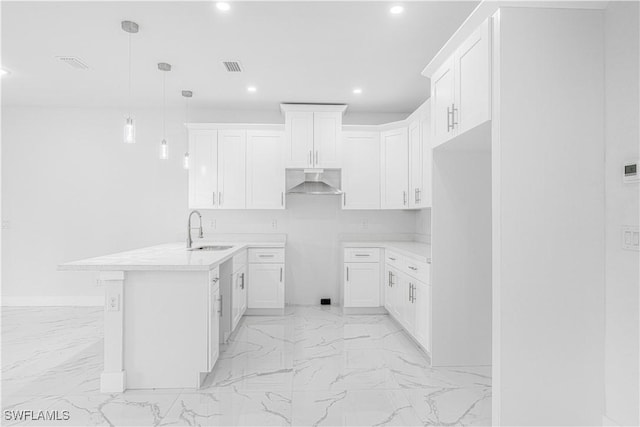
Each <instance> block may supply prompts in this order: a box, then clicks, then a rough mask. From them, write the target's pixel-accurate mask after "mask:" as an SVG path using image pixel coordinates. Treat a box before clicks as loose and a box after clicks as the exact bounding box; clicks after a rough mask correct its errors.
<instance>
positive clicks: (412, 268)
mask: <svg viewBox="0 0 640 427" xmlns="http://www.w3.org/2000/svg"><path fill="white" fill-rule="evenodd" d="M409 268H410V269H411V270H413V271H417V270H418V269H417V268H416V267H414V266H412V265H410V266H409Z"/></svg>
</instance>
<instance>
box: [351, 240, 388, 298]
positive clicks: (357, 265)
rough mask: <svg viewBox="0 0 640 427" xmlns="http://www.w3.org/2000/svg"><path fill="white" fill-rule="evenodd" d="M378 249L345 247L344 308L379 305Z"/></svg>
mask: <svg viewBox="0 0 640 427" xmlns="http://www.w3.org/2000/svg"><path fill="white" fill-rule="evenodd" d="M379 259H380V249H378V248H345V251H344V260H345V263H344V267H343V268H344V295H343V306H344V307H346V308H374V307H381V306H382V304H381V300H380V283H381V277H380V262H379Z"/></svg>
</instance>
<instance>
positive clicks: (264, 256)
mask: <svg viewBox="0 0 640 427" xmlns="http://www.w3.org/2000/svg"><path fill="white" fill-rule="evenodd" d="M258 256H259V257H260V258H273V257H274V256H275V255H274V254H260V255H258Z"/></svg>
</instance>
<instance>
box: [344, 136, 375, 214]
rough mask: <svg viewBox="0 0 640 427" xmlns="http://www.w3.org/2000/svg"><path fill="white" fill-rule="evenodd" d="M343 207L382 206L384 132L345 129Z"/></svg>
mask: <svg viewBox="0 0 640 427" xmlns="http://www.w3.org/2000/svg"><path fill="white" fill-rule="evenodd" d="M342 190H343V191H344V195H343V196H342V197H343V198H342V207H343V208H344V209H380V134H379V133H378V132H343V133H342Z"/></svg>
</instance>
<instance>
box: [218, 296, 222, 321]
mask: <svg viewBox="0 0 640 427" xmlns="http://www.w3.org/2000/svg"><path fill="white" fill-rule="evenodd" d="M218 301H220V303H219V304H218V308H219V310H218V314H219V315H220V317H222V295H220V296H219V297H218Z"/></svg>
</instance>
